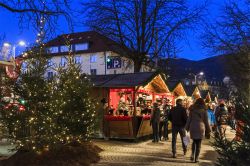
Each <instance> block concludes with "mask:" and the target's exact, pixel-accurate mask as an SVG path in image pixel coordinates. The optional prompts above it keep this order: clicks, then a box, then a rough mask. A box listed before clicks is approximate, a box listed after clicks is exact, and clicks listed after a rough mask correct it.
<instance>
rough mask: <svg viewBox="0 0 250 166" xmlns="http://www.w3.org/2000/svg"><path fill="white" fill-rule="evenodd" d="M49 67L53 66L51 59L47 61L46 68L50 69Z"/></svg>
mask: <svg viewBox="0 0 250 166" xmlns="http://www.w3.org/2000/svg"><path fill="white" fill-rule="evenodd" d="M51 66H53V62H52V60H51V59H49V60H48V67H51Z"/></svg>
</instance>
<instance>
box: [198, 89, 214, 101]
mask: <svg viewBox="0 0 250 166" xmlns="http://www.w3.org/2000/svg"><path fill="white" fill-rule="evenodd" d="M200 94H201V98H203V99H204V100H205V102H206V103H209V102H211V101H212V98H211V95H210V92H209V90H200Z"/></svg>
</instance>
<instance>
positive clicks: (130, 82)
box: [90, 72, 158, 87]
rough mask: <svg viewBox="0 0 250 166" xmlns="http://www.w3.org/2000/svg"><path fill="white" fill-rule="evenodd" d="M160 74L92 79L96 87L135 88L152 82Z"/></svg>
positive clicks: (91, 77)
mask: <svg viewBox="0 0 250 166" xmlns="http://www.w3.org/2000/svg"><path fill="white" fill-rule="evenodd" d="M157 74H158V73H156V72H138V73H127V74H112V75H91V76H90V79H91V81H92V82H93V83H94V85H95V86H96V87H135V86H143V85H146V84H147V83H148V82H150V81H151V80H152V79H153V78H154V77H155V76H156V75H157Z"/></svg>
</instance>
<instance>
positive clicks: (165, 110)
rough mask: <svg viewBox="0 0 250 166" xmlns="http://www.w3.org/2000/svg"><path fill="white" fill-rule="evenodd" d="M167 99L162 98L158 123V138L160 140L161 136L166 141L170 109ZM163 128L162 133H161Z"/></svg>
mask: <svg viewBox="0 0 250 166" xmlns="http://www.w3.org/2000/svg"><path fill="white" fill-rule="evenodd" d="M169 102H170V101H169V100H163V105H162V111H161V120H160V125H159V138H160V141H161V137H162V136H163V139H164V140H165V141H166V140H168V115H169V111H170V110H171V105H170V103H169ZM162 128H163V135H162Z"/></svg>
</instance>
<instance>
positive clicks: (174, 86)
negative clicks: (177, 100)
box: [167, 80, 180, 92]
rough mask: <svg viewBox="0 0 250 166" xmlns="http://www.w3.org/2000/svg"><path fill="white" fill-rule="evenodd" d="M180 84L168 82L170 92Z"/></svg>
mask: <svg viewBox="0 0 250 166" xmlns="http://www.w3.org/2000/svg"><path fill="white" fill-rule="evenodd" d="M179 83H180V81H172V80H171V81H167V85H168V88H169V90H170V91H171V92H172V91H173V90H174V89H175V88H176V86H177V85H178V84H179Z"/></svg>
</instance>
